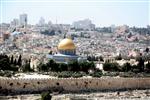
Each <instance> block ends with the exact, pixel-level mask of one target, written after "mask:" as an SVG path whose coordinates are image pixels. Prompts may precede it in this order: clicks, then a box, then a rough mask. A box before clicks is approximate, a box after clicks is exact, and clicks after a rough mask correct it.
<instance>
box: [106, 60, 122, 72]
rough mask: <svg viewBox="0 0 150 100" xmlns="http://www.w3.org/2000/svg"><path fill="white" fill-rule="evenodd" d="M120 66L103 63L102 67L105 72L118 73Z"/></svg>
mask: <svg viewBox="0 0 150 100" xmlns="http://www.w3.org/2000/svg"><path fill="white" fill-rule="evenodd" d="M119 68H120V66H119V65H118V63H109V62H107V63H104V65H103V69H104V70H105V71H120V69H119Z"/></svg>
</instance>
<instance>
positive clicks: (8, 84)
mask: <svg viewBox="0 0 150 100" xmlns="http://www.w3.org/2000/svg"><path fill="white" fill-rule="evenodd" d="M54 87H55V88H59V87H61V88H63V90H65V91H80V90H119V89H147V88H150V78H56V79H55V78H54V79H53V78H48V79H21V78H14V79H11V78H0V91H1V90H2V89H8V90H13V91H41V90H46V89H50V88H54Z"/></svg>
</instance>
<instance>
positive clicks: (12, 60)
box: [10, 55, 14, 64]
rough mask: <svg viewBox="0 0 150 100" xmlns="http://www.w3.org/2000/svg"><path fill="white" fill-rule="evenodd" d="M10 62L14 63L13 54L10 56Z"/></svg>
mask: <svg viewBox="0 0 150 100" xmlns="http://www.w3.org/2000/svg"><path fill="white" fill-rule="evenodd" d="M10 63H11V64H13V63H14V56H13V55H12V56H11V60H10Z"/></svg>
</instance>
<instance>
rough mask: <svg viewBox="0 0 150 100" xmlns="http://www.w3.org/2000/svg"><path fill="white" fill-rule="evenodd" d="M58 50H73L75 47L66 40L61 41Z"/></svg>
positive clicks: (69, 40) (70, 41) (71, 42)
mask: <svg viewBox="0 0 150 100" xmlns="http://www.w3.org/2000/svg"><path fill="white" fill-rule="evenodd" d="M58 49H59V50H73V49H76V47H75V45H74V43H73V41H72V40H71V39H69V38H66V39H63V40H62V41H61V42H60V43H59V44H58Z"/></svg>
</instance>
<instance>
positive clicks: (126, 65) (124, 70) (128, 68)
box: [122, 62, 132, 72]
mask: <svg viewBox="0 0 150 100" xmlns="http://www.w3.org/2000/svg"><path fill="white" fill-rule="evenodd" d="M131 68H132V66H131V65H130V63H128V62H127V63H125V64H124V65H123V66H122V71H123V72H128V71H130V70H131Z"/></svg>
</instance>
